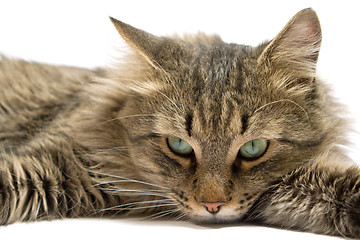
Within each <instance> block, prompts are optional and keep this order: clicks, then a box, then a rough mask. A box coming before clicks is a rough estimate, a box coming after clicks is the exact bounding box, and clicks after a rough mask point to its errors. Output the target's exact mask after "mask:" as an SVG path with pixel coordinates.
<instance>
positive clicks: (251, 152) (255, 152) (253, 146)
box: [239, 139, 269, 160]
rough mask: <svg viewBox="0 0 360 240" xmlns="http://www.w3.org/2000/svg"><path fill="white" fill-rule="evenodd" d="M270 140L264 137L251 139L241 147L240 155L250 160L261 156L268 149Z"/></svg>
mask: <svg viewBox="0 0 360 240" xmlns="http://www.w3.org/2000/svg"><path fill="white" fill-rule="evenodd" d="M268 145H269V142H268V141H267V140H264V139H257V140H251V141H248V142H246V143H245V144H244V145H242V146H241V148H240V152H239V153H240V155H241V156H242V157H243V158H245V159H249V160H253V159H257V158H259V157H261V156H262V155H263V154H264V153H265V152H266V150H267V147H268Z"/></svg>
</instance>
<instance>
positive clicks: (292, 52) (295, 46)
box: [258, 9, 321, 78]
mask: <svg viewBox="0 0 360 240" xmlns="http://www.w3.org/2000/svg"><path fill="white" fill-rule="evenodd" d="M320 44H321V28H320V23H319V19H318V17H317V15H316V13H315V11H314V10H312V9H304V10H302V11H300V12H299V13H297V14H296V15H295V16H294V17H293V18H292V19H291V20H290V21H289V22H288V24H287V25H286V26H285V27H284V28H283V29H282V31H281V32H280V33H279V34H278V35H277V36H276V37H275V39H273V40H272V41H271V42H270V43H269V44H268V46H267V47H266V48H265V49H264V51H263V52H262V54H261V55H260V57H259V58H258V62H262V63H264V62H265V63H266V64H270V67H271V68H272V69H274V70H281V71H285V72H288V73H291V74H294V75H296V76H297V77H305V78H306V77H314V76H315V71H316V69H315V68H316V62H317V60H318V56H319V50H320Z"/></svg>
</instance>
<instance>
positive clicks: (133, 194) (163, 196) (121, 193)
mask: <svg viewBox="0 0 360 240" xmlns="http://www.w3.org/2000/svg"><path fill="white" fill-rule="evenodd" d="M101 190H103V191H105V192H107V193H109V194H113V195H116V196H156V197H162V198H169V197H168V196H166V195H165V194H157V193H145V192H121V191H117V190H116V189H101ZM169 199H170V198H169Z"/></svg>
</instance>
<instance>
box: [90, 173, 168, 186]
mask: <svg viewBox="0 0 360 240" xmlns="http://www.w3.org/2000/svg"><path fill="white" fill-rule="evenodd" d="M90 172H91V173H94V174H98V175H103V176H106V177H112V178H117V179H121V180H127V181H129V182H133V183H140V184H144V185H148V186H153V187H156V188H162V189H170V188H168V187H163V186H160V185H156V184H153V183H147V182H143V181H139V180H134V179H130V178H125V177H120V176H115V175H111V174H105V173H100V172H93V171H90Z"/></svg>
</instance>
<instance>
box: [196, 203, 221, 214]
mask: <svg viewBox="0 0 360 240" xmlns="http://www.w3.org/2000/svg"><path fill="white" fill-rule="evenodd" d="M200 204H201V205H203V206H204V207H205V209H206V210H207V211H208V212H209V213H211V214H216V213H218V212H219V211H220V207H221V206H222V205H224V204H225V202H200Z"/></svg>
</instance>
